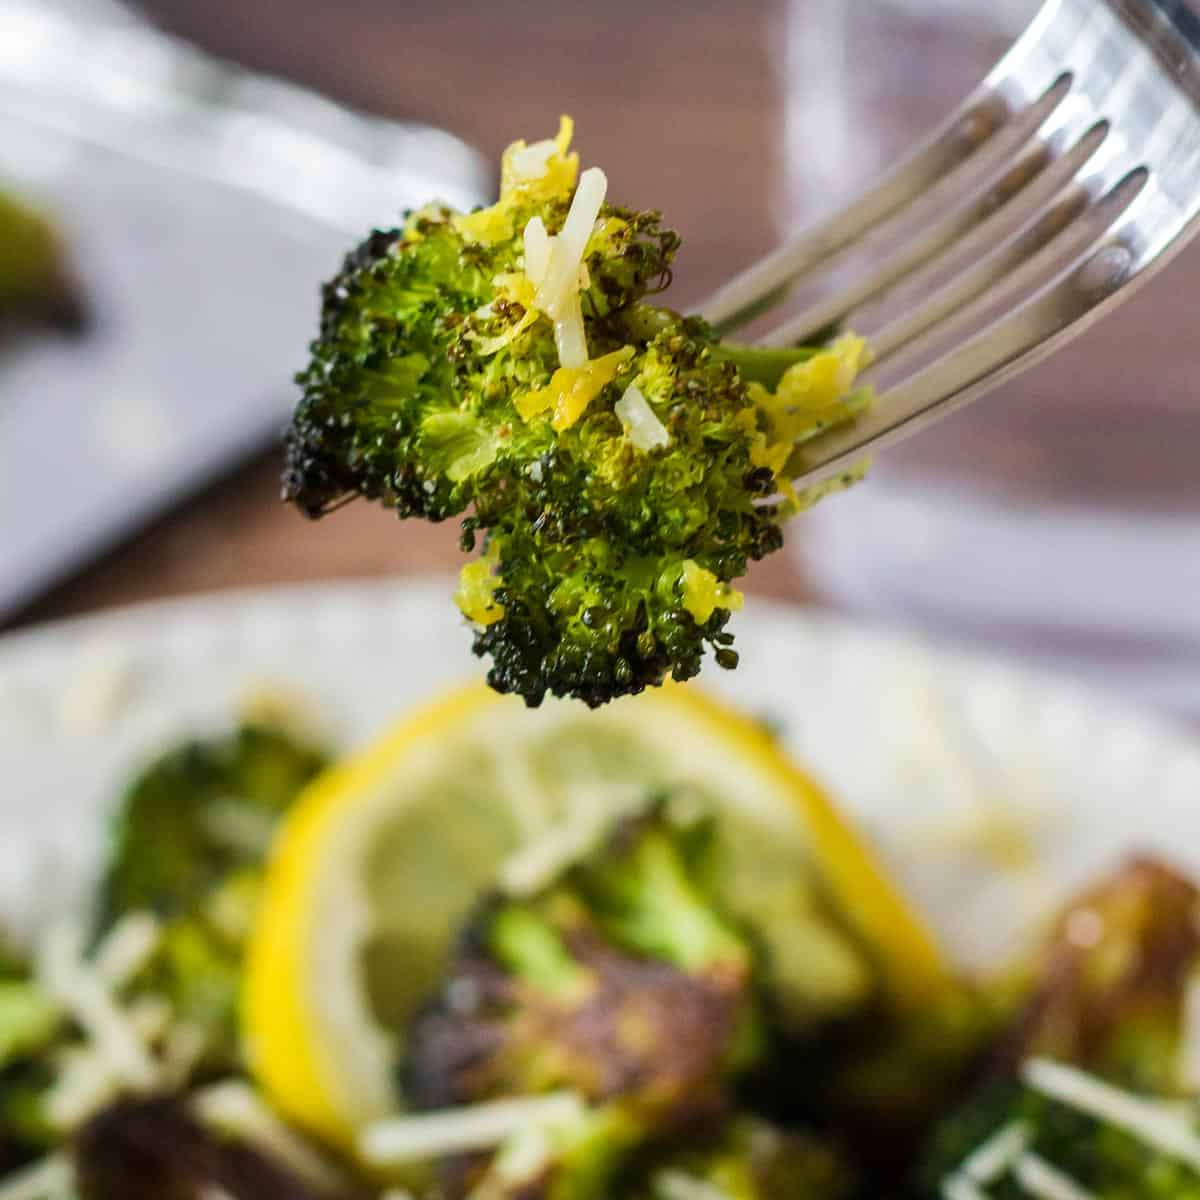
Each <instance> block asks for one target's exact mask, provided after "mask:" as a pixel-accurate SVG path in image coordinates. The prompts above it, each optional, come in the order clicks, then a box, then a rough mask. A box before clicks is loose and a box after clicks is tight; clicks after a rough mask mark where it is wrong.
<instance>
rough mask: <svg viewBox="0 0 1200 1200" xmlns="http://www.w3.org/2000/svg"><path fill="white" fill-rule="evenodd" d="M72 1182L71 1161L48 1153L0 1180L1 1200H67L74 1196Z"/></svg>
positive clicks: (59, 1155)
mask: <svg viewBox="0 0 1200 1200" xmlns="http://www.w3.org/2000/svg"><path fill="white" fill-rule="evenodd" d="M74 1179H75V1172H74V1171H73V1170H72V1168H71V1162H70V1159H68V1158H67V1156H66V1155H65V1154H51V1155H49V1156H48V1157H47V1158H43V1159H40V1160H39V1161H38V1162H35V1163H31V1164H30V1165H29V1166H27V1167H24V1168H22V1169H21V1170H19V1171H16V1172H14V1173H13V1174H11V1175H9V1177H8V1178H7V1179H5V1180H3V1181H0V1200H51V1198H53V1200H59V1198H60V1197H61V1198H62V1200H66V1198H67V1197H68V1196H71V1195H73V1194H74V1186H73V1185H74Z"/></svg>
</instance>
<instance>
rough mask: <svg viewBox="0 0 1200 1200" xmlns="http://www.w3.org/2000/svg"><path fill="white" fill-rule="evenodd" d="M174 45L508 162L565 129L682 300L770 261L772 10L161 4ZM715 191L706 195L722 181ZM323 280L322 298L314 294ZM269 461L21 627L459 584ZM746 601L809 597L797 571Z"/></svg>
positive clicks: (381, 526) (774, 577)
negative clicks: (124, 613)
mask: <svg viewBox="0 0 1200 1200" xmlns="http://www.w3.org/2000/svg"><path fill="white" fill-rule="evenodd" d="M145 7H146V8H147V9H149V10H150V11H151V12H152V13H154V14H155V15H157V17H158V18H159V19H160V20H161V21H162V22H163V23H164V24H166V25H167V26H168V27H170V28H172V29H174V30H175V31H177V32H180V33H182V34H185V35H187V36H189V37H191V38H194V39H195V40H196V41H197V42H199V43H200V44H201V45H203V46H205V47H206V48H208V49H211V50H213V51H215V52H217V53H218V54H221V55H224V56H227V57H230V58H235V59H237V60H240V61H242V62H244V63H246V64H248V65H251V66H254V67H257V68H261V69H264V70H269V71H273V72H278V73H280V74H284V75H287V76H291V77H293V78H295V79H298V80H301V81H303V82H305V83H310V84H313V85H315V86H317V87H320V88H323V89H325V90H327V91H328V92H330V93H331V94H333V95H335V96H337V97H339V98H341V99H344V100H347V101H349V102H351V103H354V104H358V105H361V106H363V107H366V108H369V109H373V110H375V111H378V112H382V113H387V114H391V115H395V116H397V117H409V118H420V119H425V120H429V121H432V122H434V123H436V124H439V125H443V126H445V127H447V128H449V129H451V130H453V131H454V132H456V133H458V134H460V135H462V136H463V137H465V138H466V139H467V140H469V141H470V142H472V143H473V144H475V145H477V146H479V147H480V148H481V149H482V150H483V151H484V152H485V153H486V154H488V155H492V156H497V157H498V155H499V153H500V151H501V150H502V149H503V147H504V145H505V144H506V143H507V142H508V141H510V140H511V139H512V138H513V137H514V136H518V135H528V136H530V137H540V136H545V135H546V134H548V133H550V132H552V131H553V129H554V128H555V127H556V124H557V120H558V115H559V111H560V110H566V111H569V112H570V113H571V114H572V115H573V116H574V117H575V119H576V122H577V130H578V144H579V146H580V148H581V149H582V151H583V154H584V156H585V158H586V160H587V161H589V162H596V163H602V164H603V165H604V166H605V168H606V170H607V171H608V173H609V175H610V178H611V188H612V193H613V194H614V195H615V196H621V195H622V194H626V195H630V196H636V197H638V198H639V199H638V202H639V203H641V202H643V201H644V198H645V197H652V198H653V201H654V203H656V204H658V205H659V206H661V207H662V209H663V210H664V211H665V212H666V213H668V214H669V215H670V218H671V220H672V222H673V223H674V224H676V225H677V226H678V227H679V228H680V230H681V231H682V232H683V234H684V237H685V240H686V250H685V253H684V256H683V258H682V260H681V263H680V269H679V271H678V273H677V286H678V287H679V288H680V294H681V295H682V296H683V297H684V298H687V297H692V298H696V297H699V296H701V295H703V294H704V292H705V291H706V290H708V289H709V288H710V287H711V286H713V285H714V284H715V283H716V282H717V281H718V280H720V279H721V278H723V277H724V276H726V275H727V274H728V273H729V272H730V271H732V270H733V269H735V268H736V267H738V266H739V265H741V264H743V263H746V262H748V261H750V260H752V259H753V258H754V257H755V256H756V255H758V254H760V253H761V252H762V251H763V250H765V249H766V248H768V247H769V246H770V245H771V243H772V242H773V241H774V239H775V238H776V236H777V231H776V228H775V226H774V223H773V221H772V219H771V211H772V206H773V205H774V204H775V202H776V201H777V200H778V197H779V195H780V193H781V190H782V189H781V179H780V174H779V173H780V165H779V142H780V130H779V122H780V104H779V99H778V86H777V81H776V79H775V77H774V75H773V68H772V63H771V40H772V38H773V37H774V36H775V35H776V33H777V24H776V22H777V21H778V12H777V7H778V6H776V5H772V4H771V3H770V0H743V2H742V3H740V4H739V5H738V6H737V7H736V10H735V8H734V6H731V5H729V4H727V3H725V2H724V0H657V2H655V3H644V2H642V0H609V2H608V3H605V4H603V5H601V4H595V5H584V4H573V3H569V2H565V0H519V3H518V4H515V5H513V4H510V5H495V4H492V3H490V2H489V0H465V2H454V0H451V2H448V3H443V4H439V5H435V4H429V3H415V2H409V3H403V2H400V0H341V2H340V3H338V4H328V3H324V2H322V0H291V2H290V3H284V2H282V0H275V2H271V0H262V2H256V3H251V4H247V3H244V2H243V0H150V2H149V3H147V4H146V5H145ZM714 178H718V179H720V180H723V181H724V183H723V185H722V186H720V187H717V188H714V187H713V184H712V180H713V179H714ZM316 282H317V281H316V280H314V286H315V285H316ZM279 470H280V462H279V455H278V453H277V452H274V451H272V452H271V453H268V454H265V455H263V456H262V457H260V458H258V459H257V460H256V461H254V462H252V463H250V464H249V465H247V466H245V467H243V468H241V469H240V470H238V471H237V472H236V473H235V474H234V475H233V476H232V477H231V478H229V479H228V480H227V481H225V482H223V483H222V484H221V485H219V486H218V487H217V488H214V489H213V490H211V491H210V492H208V493H206V494H205V495H203V496H201V497H198V498H197V499H195V500H193V501H192V502H191V503H189V504H187V505H186V506H185V507H184V508H183V509H182V510H181V511H179V512H177V513H175V514H173V515H172V516H170V517H168V518H166V519H165V520H162V521H160V522H159V523H158V524H156V525H155V526H154V527H153V528H151V529H149V530H148V531H146V532H145V533H143V534H142V535H141V536H139V537H137V538H136V539H134V540H133V541H131V542H129V543H128V544H126V545H125V546H123V547H121V548H120V549H118V550H116V551H115V552H113V553H111V554H110V555H108V556H107V557H106V558H105V559H103V560H102V561H101V562H99V563H98V564H96V565H95V566H93V567H91V568H90V569H88V570H86V571H84V572H83V573H82V574H80V575H79V576H77V577H76V578H74V579H72V580H70V581H69V582H67V583H64V584H63V585H62V586H60V587H59V588H58V589H57V590H56V591H54V592H53V593H52V594H51V595H49V596H47V597H45V598H44V599H42V600H41V601H39V602H38V603H36V604H34V605H33V606H32V607H31V608H30V609H29V610H28V611H27V612H26V613H25V614H23V615H22V618H21V620H22V621H33V620H41V619H45V618H50V617H57V616H64V615H68V614H72V613H80V612H86V611H90V610H93V609H97V608H103V607H108V606H111V605H117V604H124V603H127V602H131V601H139V600H149V599H154V598H157V597H162V596H170V595H179V594H182V593H188V592H195V591H201V590H207V589H213V588H227V587H234V586H245V585H251V584H266V583H273V582H283V581H297V580H307V579H325V578H331V577H342V576H367V575H385V574H419V573H426V572H433V571H449V570H454V569H456V568H457V565H458V563H459V560H460V558H461V555H460V554H459V552H458V550H457V547H456V538H455V529H454V526H453V525H452V524H447V525H444V526H441V527H430V526H427V525H424V524H421V523H419V522H410V523H408V524H407V525H406V526H405V527H404V528H401V527H400V526H398V524H397V522H396V521H395V519H394V518H393V517H391V516H390V515H388V514H387V513H385V512H383V511H378V510H375V509H372V508H370V507H368V506H367V505H365V504H356V505H351V506H349V507H348V508H346V509H344V510H342V511H341V512H340V513H338V514H337V515H336V516H333V517H330V518H328V519H326V520H324V521H322V522H319V523H316V524H309V523H306V522H304V521H303V520H302V519H301V518H300V517H299V516H297V515H296V514H295V513H294V512H293V511H292V510H291V509H290V508H287V507H285V506H284V505H282V504H281V503H280V501H279V484H278V479H279ZM750 586H751V588H752V589H753V590H756V591H759V592H765V593H770V594H774V595H776V596H783V597H791V598H801V597H807V596H809V594H810V589H807V588H806V586H805V583H804V581H803V579H802V578H801V577H800V575H799V573H798V571H797V569H796V568H795V566H794V564H793V562H792V561H790V559H789V556H786V555H782V554H781V555H776V556H775V557H774V558H773V559H772V560H771V561H770V562H768V563H764V564H761V565H760V566H759V567H758V568H757V569H756V570H755V571H754V573H753V576H752V579H751V581H750Z"/></svg>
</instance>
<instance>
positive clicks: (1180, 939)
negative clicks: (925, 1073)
mask: <svg viewBox="0 0 1200 1200" xmlns="http://www.w3.org/2000/svg"><path fill="white" fill-rule="evenodd" d="M1197 970H1200V889H1197V888H1196V887H1195V886H1194V885H1193V884H1192V883H1190V882H1189V881H1188V880H1186V879H1184V878H1182V877H1181V876H1179V875H1177V874H1176V873H1175V872H1174V871H1172V870H1171V869H1170V868H1168V867H1166V866H1165V865H1163V864H1161V863H1158V862H1155V861H1152V860H1149V859H1137V860H1134V861H1132V862H1130V863H1129V864H1127V865H1126V866H1125V867H1123V868H1122V869H1121V870H1119V871H1118V872H1117V873H1115V874H1114V875H1113V876H1112V877H1111V878H1109V879H1107V880H1105V881H1103V882H1102V883H1101V884H1100V885H1099V886H1097V887H1096V888H1094V889H1092V890H1091V891H1089V892H1087V893H1086V894H1085V895H1083V896H1081V897H1079V898H1078V899H1077V900H1075V901H1074V902H1072V903H1071V904H1070V905H1069V906H1068V907H1067V908H1066V909H1065V911H1064V912H1063V914H1062V915H1061V917H1060V919H1059V921H1058V922H1057V924H1056V926H1055V928H1054V930H1053V931H1052V933H1051V935H1050V937H1049V938H1048V939H1047V941H1046V942H1045V944H1044V945H1043V946H1042V947H1041V949H1040V950H1039V952H1038V953H1037V955H1036V956H1035V957H1034V959H1033V960H1032V962H1031V963H1030V964H1028V965H1027V966H1026V967H1025V968H1024V969H1023V970H1022V972H1021V975H1022V994H1023V1000H1022V1003H1021V1004H1020V1005H1019V1007H1018V1008H1017V1010H1016V1012H1015V1014H1014V1015H1013V1017H1012V1019H1011V1021H1010V1024H1009V1029H1008V1032H1007V1034H1005V1035H1004V1036H1002V1037H1001V1038H1000V1040H999V1043H998V1048H997V1051H996V1054H995V1055H994V1057H993V1061H992V1062H991V1064H990V1067H989V1069H988V1071H987V1073H986V1075H985V1077H984V1079H983V1081H982V1082H981V1083H980V1085H979V1087H978V1088H977V1090H976V1091H975V1093H974V1094H973V1095H972V1096H971V1097H970V1098H969V1100H968V1101H967V1102H966V1103H965V1104H964V1105H962V1106H961V1107H960V1108H959V1109H958V1110H957V1111H956V1112H954V1113H953V1114H952V1115H951V1116H950V1117H948V1118H947V1119H946V1120H945V1121H944V1122H943V1123H942V1124H941V1125H940V1126H939V1128H938V1129H937V1131H936V1133H935V1134H934V1136H933V1138H932V1140H931V1144H930V1147H929V1149H928V1152H927V1154H926V1156H925V1161H924V1163H923V1165H922V1167H921V1170H920V1172H919V1176H918V1179H919V1187H918V1193H917V1194H918V1195H921V1196H928V1197H930V1198H931V1200H932V1198H933V1197H935V1196H939V1195H941V1194H943V1192H942V1188H943V1185H944V1184H945V1182H946V1180H947V1179H949V1178H953V1177H955V1176H956V1175H961V1174H962V1173H963V1164H964V1163H967V1162H969V1158H970V1155H971V1154H972V1153H973V1152H974V1151H976V1150H978V1149H979V1148H980V1146H984V1145H986V1144H987V1143H989V1142H991V1143H993V1145H994V1144H995V1139H996V1138H997V1136H998V1135H1000V1136H1001V1140H1002V1141H1003V1138H1004V1136H1008V1135H1012V1132H1013V1131H1014V1130H1016V1131H1018V1135H1017V1141H1013V1142H1010V1143H1009V1144H1010V1145H1014V1146H1016V1149H1015V1150H1014V1151H1013V1152H1012V1153H1010V1154H1009V1155H1008V1156H1006V1157H1005V1158H1004V1164H1003V1167H1002V1169H994V1178H989V1179H988V1180H986V1181H984V1182H986V1183H987V1189H986V1190H987V1195H988V1196H989V1197H992V1198H993V1200H1007V1198H1008V1197H1014V1198H1015V1197H1018V1196H1022V1195H1025V1194H1026V1192H1025V1191H1023V1190H1022V1187H1021V1182H1020V1177H1021V1172H1022V1171H1025V1172H1028V1171H1029V1170H1033V1171H1035V1172H1036V1171H1039V1170H1041V1169H1043V1166H1044V1165H1046V1164H1048V1165H1049V1167H1050V1169H1051V1170H1053V1171H1057V1172H1059V1173H1061V1174H1062V1175H1064V1176H1066V1177H1067V1179H1068V1180H1069V1181H1071V1182H1072V1183H1073V1184H1074V1185H1075V1186H1076V1187H1081V1188H1084V1189H1086V1194H1088V1195H1094V1196H1096V1197H1099V1198H1101V1200H1126V1198H1132V1197H1135V1196H1137V1197H1146V1198H1148V1200H1150V1198H1154V1197H1164V1198H1165V1197H1167V1196H1171V1197H1177V1198H1180V1200H1186V1198H1188V1197H1200V1171H1197V1170H1196V1168H1195V1167H1193V1166H1188V1165H1187V1164H1186V1163H1185V1162H1184V1161H1181V1159H1180V1158H1179V1157H1178V1156H1176V1155H1173V1154H1169V1153H1165V1152H1164V1151H1163V1150H1162V1149H1156V1148H1155V1147H1154V1145H1153V1144H1151V1143H1150V1142H1148V1141H1147V1140H1146V1139H1145V1138H1143V1137H1140V1136H1136V1135H1135V1134H1133V1133H1131V1132H1130V1131H1129V1130H1128V1129H1126V1128H1124V1127H1122V1126H1121V1125H1119V1124H1117V1123H1113V1122H1110V1121H1109V1120H1107V1119H1102V1118H1101V1116H1100V1114H1099V1113H1098V1112H1091V1111H1087V1106H1086V1104H1085V1105H1084V1106H1083V1107H1081V1106H1080V1104H1079V1103H1077V1102H1067V1101H1066V1100H1065V1099H1064V1096H1063V1095H1059V1094H1051V1093H1048V1092H1047V1091H1046V1089H1045V1086H1044V1084H1043V1085H1039V1083H1038V1079H1037V1076H1036V1074H1035V1073H1034V1072H1032V1071H1031V1067H1030V1064H1031V1063H1033V1062H1035V1061H1036V1060H1042V1061H1046V1060H1054V1061H1055V1062H1058V1063H1061V1064H1066V1065H1068V1066H1069V1067H1072V1068H1078V1069H1079V1070H1081V1071H1084V1072H1086V1073H1087V1074H1086V1075H1085V1076H1081V1077H1080V1078H1083V1079H1084V1080H1088V1081H1101V1086H1103V1084H1104V1083H1108V1084H1111V1085H1114V1086H1118V1087H1120V1088H1122V1089H1126V1090H1127V1091H1129V1092H1133V1093H1137V1094H1139V1095H1140V1096H1142V1097H1144V1098H1145V1099H1146V1100H1147V1101H1149V1102H1150V1106H1151V1107H1154V1108H1156V1109H1157V1110H1158V1111H1159V1112H1160V1113H1163V1114H1166V1113H1167V1112H1168V1111H1171V1112H1173V1114H1174V1115H1173V1117H1172V1120H1175V1121H1178V1122H1179V1124H1180V1126H1181V1127H1183V1128H1186V1129H1194V1130H1195V1131H1196V1141H1195V1145H1196V1146H1198V1147H1200V1123H1198V1122H1197V1120H1196V1116H1197V1114H1196V1113H1195V1112H1194V1111H1192V1108H1191V1106H1190V1105H1189V1104H1187V1103H1186V1102H1183V1101H1182V1096H1183V1094H1184V1092H1183V1086H1184V1083H1185V1081H1184V1080H1183V1079H1181V1076H1180V1072H1181V1068H1182V1065H1183V1056H1182V1054H1181V1049H1182V1039H1183V1035H1184V1032H1185V1003H1186V996H1187V992H1188V989H1189V986H1190V984H1191V982H1192V980H1193V979H1194V978H1195V977H1196V972H1197ZM1167 1101H1171V1102H1172V1103H1173V1105H1174V1107H1171V1106H1168V1104H1167V1103H1165V1102H1167ZM1018 1143H1019V1144H1018ZM1022 1154H1024V1155H1025V1156H1026V1158H1024V1159H1022V1158H1021V1155H1022ZM1030 1155H1032V1156H1033V1157H1034V1163H1033V1166H1032V1167H1030V1165H1029V1161H1028V1156H1030ZM1022 1164H1024V1165H1022ZM976 1182H980V1181H979V1180H976ZM1060 1190H1061V1189H1060ZM1064 1194H1066V1193H1064Z"/></svg>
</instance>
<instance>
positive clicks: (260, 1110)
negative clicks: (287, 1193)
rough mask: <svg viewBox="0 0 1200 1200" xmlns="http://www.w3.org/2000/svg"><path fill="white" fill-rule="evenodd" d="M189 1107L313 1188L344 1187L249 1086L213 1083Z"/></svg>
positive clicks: (328, 1165)
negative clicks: (293, 1173)
mask: <svg viewBox="0 0 1200 1200" xmlns="http://www.w3.org/2000/svg"><path fill="white" fill-rule="evenodd" d="M192 1107H193V1109H194V1111H195V1113H196V1115H197V1116H198V1117H199V1118H200V1119H201V1120H202V1121H203V1122H204V1123H205V1124H206V1125H208V1126H209V1127H210V1128H212V1129H215V1130H216V1131H218V1132H219V1133H223V1134H225V1135H227V1136H232V1137H237V1138H241V1139H242V1140H244V1141H246V1142H248V1143H249V1144H251V1145H253V1146H257V1147H259V1148H260V1149H261V1150H263V1151H265V1152H266V1153H267V1154H268V1155H271V1156H273V1157H275V1158H276V1159H278V1160H279V1161H280V1162H281V1163H284V1164H286V1165H287V1166H289V1167H290V1168H291V1169H292V1170H293V1171H295V1172H296V1174H297V1175H299V1176H301V1177H302V1178H303V1179H305V1180H307V1181H308V1182H309V1183H311V1184H312V1185H313V1186H314V1187H318V1188H321V1189H327V1190H329V1191H334V1190H336V1189H338V1188H339V1187H342V1186H344V1184H345V1179H344V1178H343V1176H342V1173H341V1172H340V1171H339V1170H337V1169H336V1168H335V1167H334V1166H333V1165H332V1164H331V1163H330V1162H329V1161H328V1160H327V1159H326V1158H325V1156H324V1155H323V1154H321V1153H320V1152H319V1151H318V1150H316V1149H315V1148H314V1147H313V1146H311V1145H310V1144H309V1143H308V1142H306V1141H305V1140H304V1139H303V1138H301V1137H300V1136H299V1135H298V1134H297V1133H295V1132H294V1131H293V1130H292V1129H291V1128H289V1127H288V1126H287V1125H285V1124H284V1123H283V1121H281V1120H280V1119H279V1118H278V1117H277V1116H276V1115H275V1114H274V1113H273V1112H272V1111H271V1110H270V1109H269V1108H268V1107H267V1106H266V1104H264V1103H263V1101H262V1100H261V1099H260V1098H259V1096H258V1093H257V1092H256V1091H255V1090H254V1089H253V1088H252V1087H250V1085H249V1084H246V1083H243V1082H242V1081H241V1080H238V1079H229V1080H225V1081H223V1082H221V1083H214V1084H212V1085H211V1086H209V1087H207V1088H205V1089H203V1090H202V1091H200V1092H197V1093H196V1095H195V1096H194V1097H193V1099H192ZM0 1200H2V1198H0Z"/></svg>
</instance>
